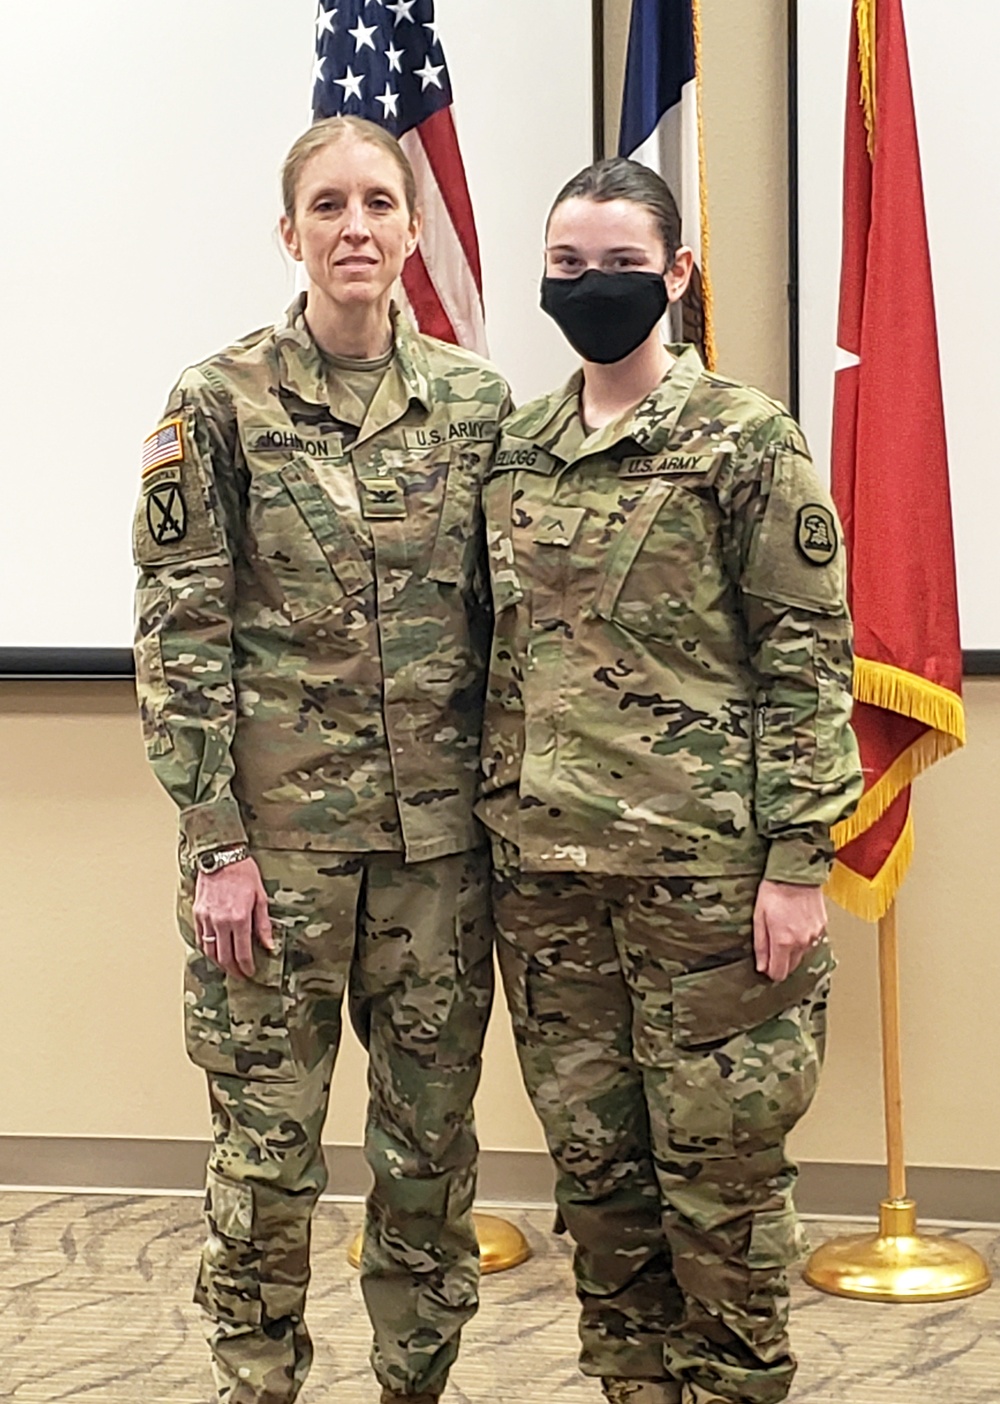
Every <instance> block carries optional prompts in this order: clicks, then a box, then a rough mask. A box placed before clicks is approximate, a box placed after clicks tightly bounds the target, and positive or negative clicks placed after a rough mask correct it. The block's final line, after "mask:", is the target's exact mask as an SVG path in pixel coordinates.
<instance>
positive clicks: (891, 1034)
mask: <svg viewBox="0 0 1000 1404" xmlns="http://www.w3.org/2000/svg"><path fill="white" fill-rule="evenodd" d="M878 964H879V996H880V1001H881V1008H882V1074H883V1082H884V1091H885V1135H886V1163H887V1169H888V1180H889V1197H888V1199H883V1200H882V1202H881V1204H880V1205H879V1216H878V1219H879V1227H878V1233H877V1234H874V1235H873V1234H862V1235H860V1236H857V1237H852V1238H834V1239H831V1241H830V1242H829V1243H824V1244H823V1245H822V1247H820V1248H817V1250H816V1252H815V1253H813V1255H812V1257H811V1258H810V1259H809V1262H808V1263H807V1264H806V1268H805V1273H804V1276H805V1280H806V1281H807V1282H808V1283H809V1284H810V1286H812V1287H818V1288H819V1290H820V1291H821V1292H831V1293H832V1294H833V1295H834V1296H838V1297H861V1298H866V1299H867V1300H868V1301H874V1302H947V1301H953V1300H954V1299H956V1298H958V1297H971V1296H974V1295H975V1294H976V1293H977V1292H983V1291H985V1290H986V1288H987V1287H988V1286H989V1285H990V1280H991V1279H990V1273H989V1269H988V1268H987V1266H986V1264H985V1262H984V1261H983V1259H982V1258H981V1257H980V1256H979V1254H978V1253H977V1252H976V1251H975V1250H974V1249H973V1248H970V1247H969V1246H968V1245H967V1244H965V1243H961V1242H959V1241H958V1240H956V1239H953V1238H941V1237H930V1236H927V1235H925V1234H919V1233H918V1232H917V1206H916V1204H915V1202H914V1201H913V1200H912V1199H909V1198H908V1197H907V1193H906V1155H905V1151H904V1142H903V1077H902V1055H901V1049H902V1039H901V1036H900V1018H899V1007H900V999H899V931H898V926H897V921H896V905H895V903H893V905H892V906H891V907H890V908H889V910H888V911H887V912H886V914H885V916H884V917H883V918H882V920H881V921H880V922H879V924H878Z"/></svg>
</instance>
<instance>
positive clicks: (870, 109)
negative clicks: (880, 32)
mask: <svg viewBox="0 0 1000 1404" xmlns="http://www.w3.org/2000/svg"><path fill="white" fill-rule="evenodd" d="M876 5H877V0H855V5H854V9H855V15H856V17H857V21H858V64H859V66H860V68H861V105H862V107H863V108H864V110H865V127H866V129H867V132H868V155H869V156H871V157H874V155H875V12H876Z"/></svg>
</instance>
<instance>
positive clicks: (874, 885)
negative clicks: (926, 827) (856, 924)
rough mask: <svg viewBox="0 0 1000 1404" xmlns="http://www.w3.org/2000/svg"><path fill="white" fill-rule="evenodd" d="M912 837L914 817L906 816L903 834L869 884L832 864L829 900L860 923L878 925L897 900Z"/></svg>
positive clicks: (852, 871) (909, 860)
mask: <svg viewBox="0 0 1000 1404" xmlns="http://www.w3.org/2000/svg"><path fill="white" fill-rule="evenodd" d="M913 849H914V836H913V815H912V813H911V814H908V815H907V816H906V823H905V824H904V826H903V832H902V833H901V834H900V836H899V838H898V839H897V840H896V843H895V844H894V846H893V850H892V852H891V853H890V854H889V857H888V858H887V859H886V861H885V862H884V863H883V865H882V868H881V870H880V871H879V873H878V876H877V877H876V878H875V879H874V880H873V881H869V879H868V878H866V877H862V876H861V874H860V873H856V872H855V871H854V869H853V868H849V867H847V865H846V863H839V862H836V861H835V862H834V865H833V871H832V872H831V874H830V880H829V881H828V882H827V884H826V892H827V894H828V896H830V897H832V898H833V900H834V901H835V902H836V903H837V904H838V906H841V907H843V908H844V909H845V911H848V912H850V913H851V914H852V916H856V917H859V918H860V919H861V920H862V921H870V922H872V923H874V922H879V921H881V920H882V918H883V917H884V916H885V914H886V912H887V911H888V910H889V908H890V907H891V906H892V904H893V902H894V901H895V900H896V894H897V893H898V891H899V889H900V886H901V884H902V881H903V878H904V877H905V876H906V870H907V868H909V866H910V863H911V861H912V859H913Z"/></svg>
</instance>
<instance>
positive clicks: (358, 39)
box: [347, 19, 378, 54]
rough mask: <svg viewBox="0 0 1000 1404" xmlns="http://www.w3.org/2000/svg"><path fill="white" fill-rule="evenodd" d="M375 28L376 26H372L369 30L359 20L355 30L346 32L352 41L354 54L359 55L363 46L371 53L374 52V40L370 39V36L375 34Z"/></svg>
mask: <svg viewBox="0 0 1000 1404" xmlns="http://www.w3.org/2000/svg"><path fill="white" fill-rule="evenodd" d="M377 28H378V25H377V24H373V25H372V27H371V28H370V29H369V28H368V26H367V25H366V24H364V23H363V22H362V21H361V20H360V19H359V20H358V27H357V29H349V30H348V31H347V32H348V34H349V35H350V36H351V38H352V39H353V40H354V52H355V53H356V54H358V53H360V52H361V50H362V49H363V48H364V47H365V45H367V46H368V48H369V49H371V51H372V53H374V52H375V40H374V39H373V38H372V35H373V34H374V33H375V31H376V29H377Z"/></svg>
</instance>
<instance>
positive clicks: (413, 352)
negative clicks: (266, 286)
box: [275, 293, 431, 410]
mask: <svg viewBox="0 0 1000 1404" xmlns="http://www.w3.org/2000/svg"><path fill="white" fill-rule="evenodd" d="M389 315H390V317H391V319H392V335H393V340H394V342H395V346H396V365H397V368H398V370H399V373H400V375H401V376H402V379H403V383H404V384H405V386H406V390H407V394H408V396H409V398H410V400H417V401H418V402H419V403H420V404H421V405H423V407H424V409H426V410H429V409H430V407H431V391H430V373H429V369H428V366H427V357H426V356H425V354H424V349H423V346H422V345H421V342H420V337H419V336H418V335H417V333H416V332H415V331H414V330H413V328H412V326H411V325H410V323H409V321H408V320H407V318H406V317H405V316H404V314H403V313H402V312H401V311H400V310H399V308H398V307H397V306H396V304H395V303H393V304H392V306H391V308H390V309H389ZM275 340H276V343H277V347H278V354H279V356H280V357H281V368H282V374H281V383H282V384H283V385H287V386H288V388H289V390H293V391H294V392H295V394H296V395H298V397H299V399H301V400H304V401H305V402H306V403H307V404H310V405H325V404H326V403H327V402H328V390H327V374H328V371H327V366H326V363H325V362H324V360H323V357H322V354H321V353H320V350H319V347H318V346H317V345H316V343H315V341H314V340H313V338H312V334H311V332H310V331H309V328H308V326H307V325H306V294H305V293H300V294H299V296H298V297H297V298H296V299H295V301H294V302H293V303H292V305H291V306H290V307H289V308H288V310H287V312H286V313H285V316H284V318H283V320H282V321H281V322H280V323H279V324H278V329H277V333H276V337H275Z"/></svg>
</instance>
